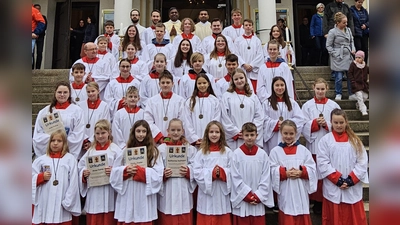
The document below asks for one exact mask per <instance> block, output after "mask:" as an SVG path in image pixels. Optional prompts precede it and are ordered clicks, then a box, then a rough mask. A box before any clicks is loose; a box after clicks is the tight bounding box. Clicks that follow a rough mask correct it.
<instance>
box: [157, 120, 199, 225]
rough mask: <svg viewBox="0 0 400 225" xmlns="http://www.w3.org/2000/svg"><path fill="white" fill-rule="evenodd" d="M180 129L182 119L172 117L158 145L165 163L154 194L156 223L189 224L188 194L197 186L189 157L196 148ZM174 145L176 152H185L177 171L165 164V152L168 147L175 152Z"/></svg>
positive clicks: (189, 205) (191, 216) (191, 159)
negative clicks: (159, 188)
mask: <svg viewBox="0 0 400 225" xmlns="http://www.w3.org/2000/svg"><path fill="white" fill-rule="evenodd" d="M183 133H184V130H183V123H182V121H181V120H179V119H175V118H174V119H172V120H171V121H170V122H169V126H168V138H166V139H165V140H164V143H163V144H161V145H160V146H159V147H158V148H159V150H160V155H161V156H162V159H163V161H164V165H165V167H166V168H165V169H164V185H163V186H164V187H163V188H162V190H161V191H160V192H159V195H158V224H187V225H191V224H193V221H192V219H193V215H192V209H193V196H192V194H193V192H194V190H195V188H196V186H197V185H196V181H195V180H194V176H193V161H194V156H195V154H196V151H197V150H196V148H195V147H193V146H190V145H189V142H188V141H187V140H186V138H185V137H184V136H183ZM178 146H179V147H181V148H179V147H178ZM177 147H178V148H177ZM176 149H178V151H179V153H180V154H186V158H187V160H186V165H181V166H180V168H179V174H173V170H172V169H171V168H167V165H168V162H167V161H168V157H169V154H168V153H171V150H172V153H176ZM177 176H178V177H177Z"/></svg>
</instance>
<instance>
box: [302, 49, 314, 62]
mask: <svg viewBox="0 0 400 225" xmlns="http://www.w3.org/2000/svg"><path fill="white" fill-rule="evenodd" d="M313 51H314V48H310V47H304V46H301V65H302V66H311V65H315V62H313V61H314V59H313V55H312V52H313Z"/></svg>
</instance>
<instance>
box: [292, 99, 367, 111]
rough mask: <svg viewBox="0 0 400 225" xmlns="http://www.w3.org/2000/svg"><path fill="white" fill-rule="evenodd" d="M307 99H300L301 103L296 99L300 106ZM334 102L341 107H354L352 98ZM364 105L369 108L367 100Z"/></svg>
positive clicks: (354, 103) (354, 102)
mask: <svg viewBox="0 0 400 225" xmlns="http://www.w3.org/2000/svg"><path fill="white" fill-rule="evenodd" d="M307 101H308V100H307ZM307 101H306V100H301V103H300V101H299V100H297V103H298V104H299V105H300V107H301V106H302V104H305V103H306V102H307ZM336 103H337V104H339V106H340V108H341V109H356V101H353V100H348V99H342V100H341V101H336ZM365 105H366V106H367V108H368V109H369V100H367V101H365Z"/></svg>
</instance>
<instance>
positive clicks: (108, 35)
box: [104, 33, 114, 37]
mask: <svg viewBox="0 0 400 225" xmlns="http://www.w3.org/2000/svg"><path fill="white" fill-rule="evenodd" d="M113 35H114V33H112V34H108V33H105V34H104V36H106V37H112V36H113Z"/></svg>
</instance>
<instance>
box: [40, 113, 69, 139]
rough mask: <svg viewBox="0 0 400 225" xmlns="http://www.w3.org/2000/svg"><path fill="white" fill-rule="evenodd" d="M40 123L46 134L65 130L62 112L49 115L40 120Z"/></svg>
mask: <svg viewBox="0 0 400 225" xmlns="http://www.w3.org/2000/svg"><path fill="white" fill-rule="evenodd" d="M40 122H41V124H42V127H43V130H44V132H45V133H46V134H49V135H51V134H52V133H53V132H54V131H56V130H65V128H64V124H63V122H62V119H61V114H60V112H53V113H48V114H47V115H46V116H44V117H42V118H41V119H40Z"/></svg>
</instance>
